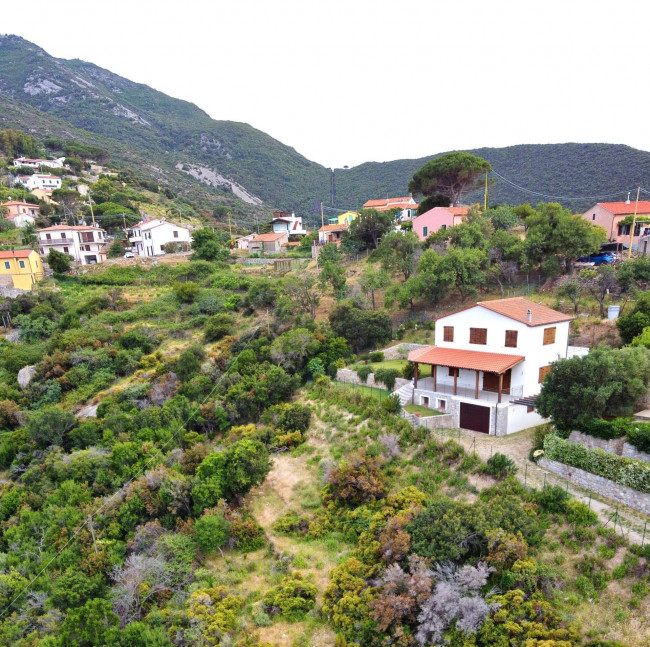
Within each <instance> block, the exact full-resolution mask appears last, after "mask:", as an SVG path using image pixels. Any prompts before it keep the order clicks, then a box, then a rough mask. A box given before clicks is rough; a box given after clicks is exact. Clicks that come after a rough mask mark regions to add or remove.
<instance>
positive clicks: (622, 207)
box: [582, 200, 650, 249]
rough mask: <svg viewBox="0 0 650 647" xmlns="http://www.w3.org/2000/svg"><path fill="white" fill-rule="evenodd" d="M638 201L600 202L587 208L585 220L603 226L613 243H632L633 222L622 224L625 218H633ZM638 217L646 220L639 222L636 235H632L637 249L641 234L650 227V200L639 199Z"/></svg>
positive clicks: (584, 214)
mask: <svg viewBox="0 0 650 647" xmlns="http://www.w3.org/2000/svg"><path fill="white" fill-rule="evenodd" d="M635 205H636V202H634V201H630V200H627V201H625V202H599V203H597V204H595V205H594V206H593V207H591V209H587V211H585V212H584V213H583V214H582V217H583V218H584V219H585V220H588V221H589V222H590V223H592V224H594V225H597V226H598V227H602V228H603V229H604V230H605V233H606V234H607V239H608V240H609V241H610V242H612V243H619V244H626V245H629V244H630V240H631V237H630V233H631V232H630V230H631V228H632V225H631V223H629V224H624V225H623V224H621V222H622V221H623V220H626V219H627V220H631V219H632V217H633V215H634V208H635ZM636 217H637V219H638V220H641V221H643V220H645V221H646V222H637V223H636V226H635V227H634V236H633V237H632V240H631V242H632V249H636V248H637V246H638V243H639V236H642V235H643V234H644V233H645V232H644V229H648V222H647V221H648V220H650V201H648V200H639V204H638V207H637V212H636Z"/></svg>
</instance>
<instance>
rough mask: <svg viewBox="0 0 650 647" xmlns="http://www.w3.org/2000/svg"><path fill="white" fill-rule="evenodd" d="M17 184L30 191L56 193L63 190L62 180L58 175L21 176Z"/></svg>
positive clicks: (35, 174)
mask: <svg viewBox="0 0 650 647" xmlns="http://www.w3.org/2000/svg"><path fill="white" fill-rule="evenodd" d="M16 184H20V185H22V186H24V187H25V188H26V189H27V190H28V191H31V190H32V189H41V190H44V191H56V190H57V189H60V188H61V178H60V177H59V176H58V175H42V174H40V173H34V175H19V176H18V177H17V178H16Z"/></svg>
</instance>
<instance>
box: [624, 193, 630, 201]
mask: <svg viewBox="0 0 650 647" xmlns="http://www.w3.org/2000/svg"><path fill="white" fill-rule="evenodd" d="M625 204H630V192H629V191H628V192H627V200H626V201H625Z"/></svg>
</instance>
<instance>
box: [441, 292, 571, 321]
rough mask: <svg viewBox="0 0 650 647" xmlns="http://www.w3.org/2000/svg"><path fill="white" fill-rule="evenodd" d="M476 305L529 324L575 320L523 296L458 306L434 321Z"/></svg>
mask: <svg viewBox="0 0 650 647" xmlns="http://www.w3.org/2000/svg"><path fill="white" fill-rule="evenodd" d="M476 306H481V307H483V308H487V309H488V310H492V312H496V313H498V314H500V315H503V316H504V317H508V318H509V319H514V320H515V321H519V322H520V323H524V324H526V325H527V326H531V327H534V326H546V325H548V324H551V323H561V322H562V321H573V319H574V317H572V316H571V315H565V314H564V313H563V312H559V311H557V310H553V309H552V308H547V307H546V306H543V305H542V304H541V303H535V302H534V301H529V300H528V299H524V298H523V297H512V298H511V299H494V300H492V301H478V302H477V303H476V304H475V305H471V306H466V307H465V308H458V310H452V311H451V312H448V313H447V314H446V315H443V316H442V317H438V318H436V319H434V321H440V320H441V319H444V318H445V317H450V316H451V315H455V314H458V313H459V312H465V310H470V309H471V308H475V307H476ZM529 309H530V311H531V312H532V315H533V316H532V321H530V322H529V321H528V310H529Z"/></svg>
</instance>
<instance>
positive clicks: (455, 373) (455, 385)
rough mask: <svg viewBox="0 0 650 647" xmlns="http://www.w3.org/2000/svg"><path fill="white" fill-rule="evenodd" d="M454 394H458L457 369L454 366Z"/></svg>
mask: <svg viewBox="0 0 650 647" xmlns="http://www.w3.org/2000/svg"><path fill="white" fill-rule="evenodd" d="M454 395H458V369H457V368H454Z"/></svg>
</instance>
